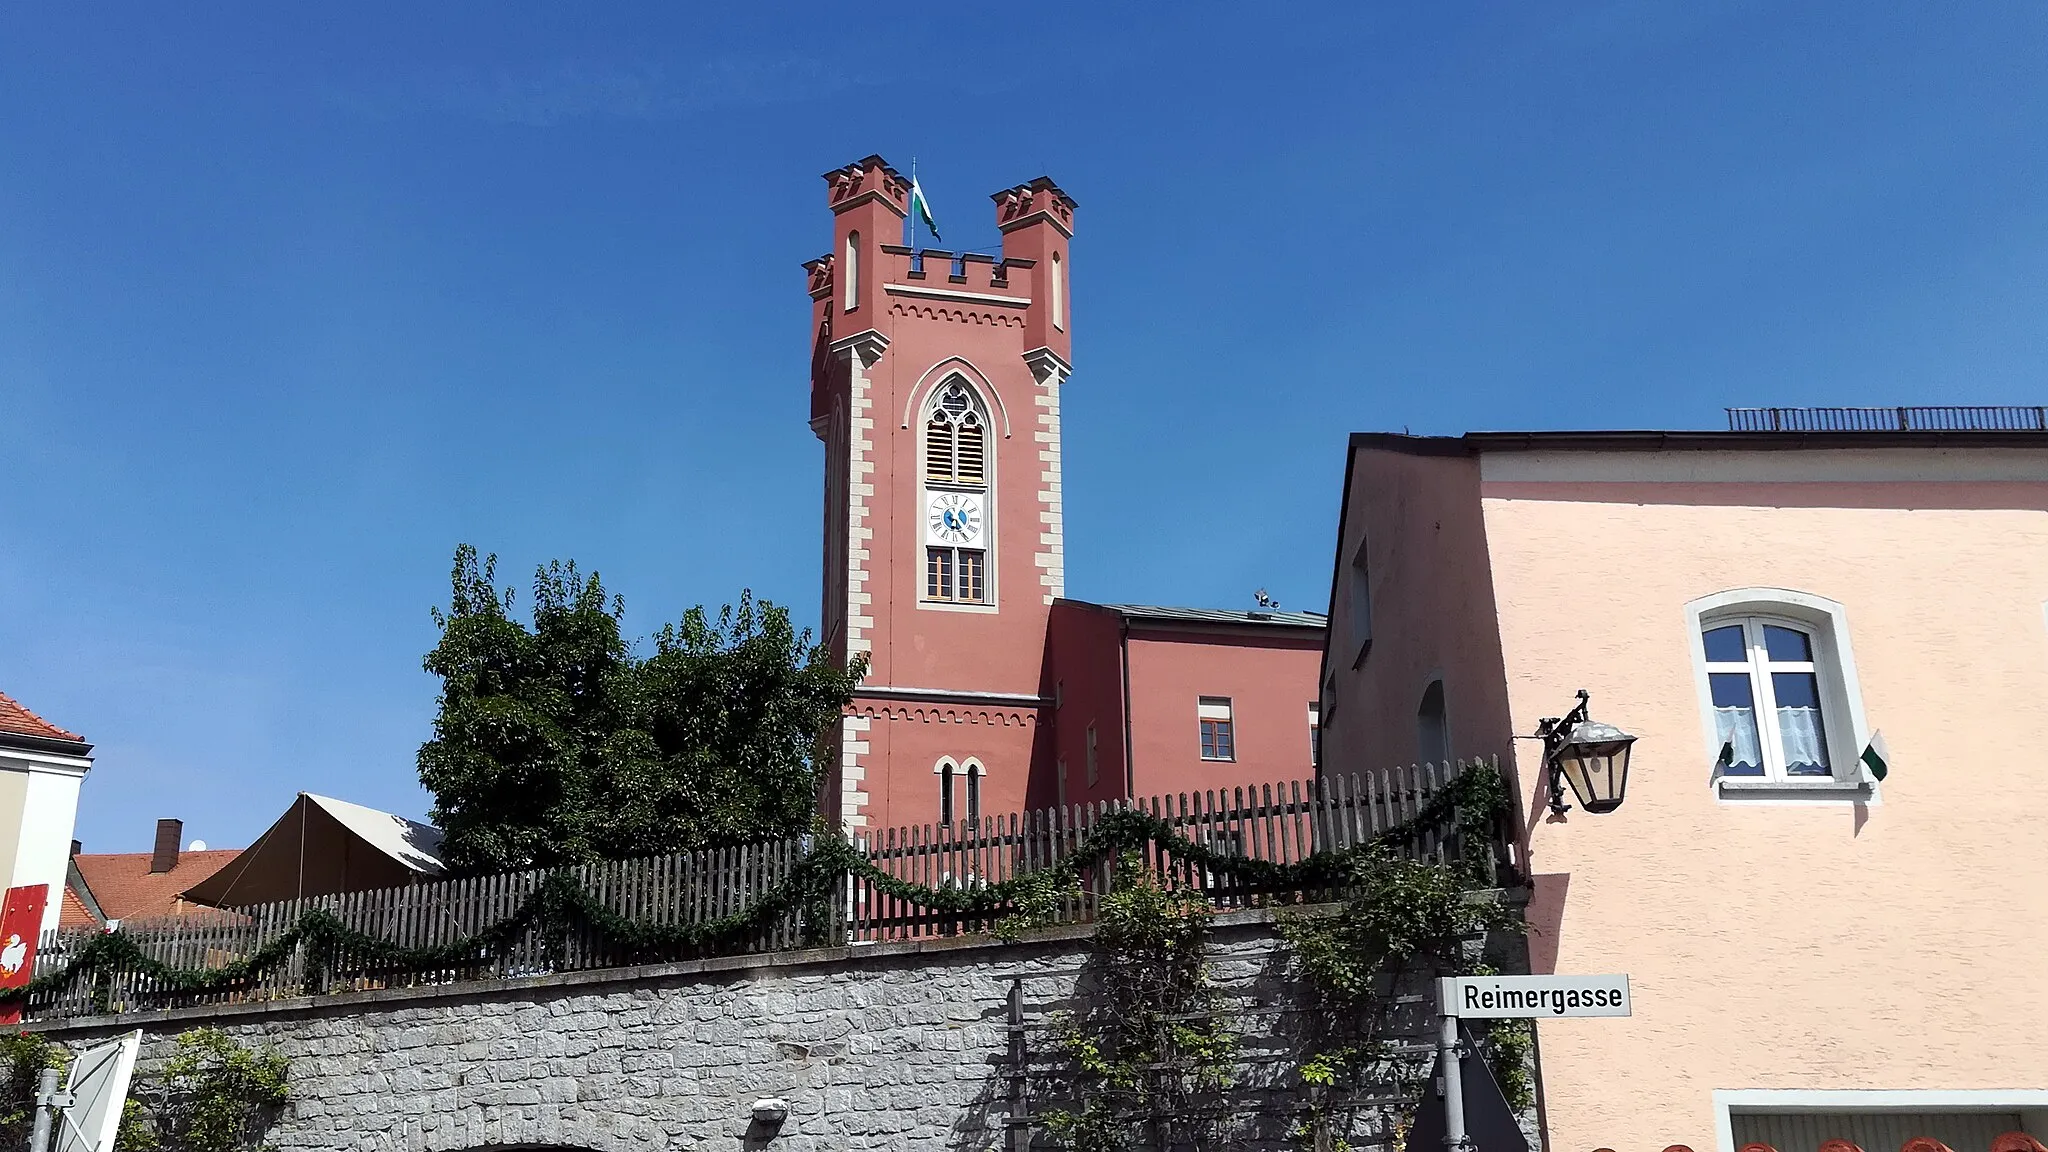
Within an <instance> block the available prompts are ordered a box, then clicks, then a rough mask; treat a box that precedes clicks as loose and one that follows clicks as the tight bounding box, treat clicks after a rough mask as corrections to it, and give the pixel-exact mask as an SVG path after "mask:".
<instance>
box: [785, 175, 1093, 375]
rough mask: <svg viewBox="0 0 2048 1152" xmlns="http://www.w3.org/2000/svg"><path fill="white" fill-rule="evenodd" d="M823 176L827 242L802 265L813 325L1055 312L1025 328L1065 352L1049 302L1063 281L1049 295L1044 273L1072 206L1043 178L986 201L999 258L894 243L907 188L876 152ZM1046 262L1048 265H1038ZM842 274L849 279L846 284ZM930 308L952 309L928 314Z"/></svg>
mask: <svg viewBox="0 0 2048 1152" xmlns="http://www.w3.org/2000/svg"><path fill="white" fill-rule="evenodd" d="M824 178H825V183H826V200H827V203H828V204H829V206H830V207H831V209H832V213H833V216H834V218H835V226H834V229H833V232H834V235H833V241H834V243H833V247H832V249H831V251H828V252H827V253H825V254H824V255H822V256H820V257H818V258H817V259H815V260H809V261H806V262H805V263H804V266H803V267H804V272H805V275H806V277H807V292H808V294H809V295H810V297H811V299H812V300H814V301H817V302H818V304H819V306H820V308H821V310H822V311H821V315H820V316H819V317H818V319H819V321H820V322H821V323H830V324H831V327H832V328H834V329H835V330H837V331H838V333H839V334H840V335H846V334H850V333H851V332H853V331H858V330H860V329H862V328H865V327H869V326H872V325H873V323H874V322H875V321H874V320H873V319H871V318H865V319H864V318H863V317H862V316H861V315H860V313H861V311H862V308H863V307H864V306H866V307H867V308H868V316H869V317H872V316H874V315H875V314H878V313H881V312H884V311H887V312H892V313H893V314H895V315H899V316H926V317H929V316H934V315H938V314H940V313H942V312H943V313H944V314H946V315H948V316H950V315H951V314H952V313H953V312H958V311H960V310H961V309H962V308H967V309H969V310H976V309H978V310H980V311H986V310H988V309H990V308H995V309H1001V310H1005V311H1007V312H1009V313H1010V314H1011V315H1012V316H1018V317H1021V316H1022V315H1023V314H1025V313H1036V312H1039V311H1041V310H1049V311H1051V312H1058V313H1061V315H1059V316H1058V317H1057V318H1049V320H1048V321H1047V322H1044V323H1033V324H1032V325H1031V327H1032V328H1033V329H1034V330H1042V331H1043V332H1044V333H1045V335H1044V336H1043V337H1042V338H1041V339H1040V341H1039V342H1040V343H1041V344H1058V345H1060V347H1059V348H1058V351H1059V353H1060V354H1061V356H1062V357H1064V356H1065V348H1064V344H1065V341H1064V339H1063V335H1064V332H1065V328H1066V320H1065V316H1064V311H1065V304H1064V300H1063V299H1062V300H1059V301H1055V300H1053V299H1051V297H1053V296H1055V295H1059V294H1061V292H1063V290H1064V285H1062V286H1061V291H1060V292H1055V291H1054V290H1053V288H1052V285H1051V282H1050V277H1051V276H1052V275H1054V274H1055V269H1056V267H1057V265H1058V264H1059V263H1060V261H1061V260H1062V257H1061V256H1060V255H1059V254H1058V252H1057V251H1056V249H1059V248H1063V247H1064V246H1065V244H1066V242H1067V241H1069V240H1071V239H1072V237H1073V235H1074V209H1075V203H1074V198H1073V197H1071V196H1069V195H1067V194H1066V193H1065V192H1064V191H1061V189H1060V187H1059V186H1058V185H1057V184H1054V183H1053V182H1052V180H1050V179H1049V178H1047V177H1043V176H1041V177H1039V178H1038V179H1036V180H1033V181H1031V182H1030V183H1027V184H1019V185H1017V186H1016V187H1014V188H1007V189H1004V190H1003V191H1001V192H997V193H995V194H994V195H993V196H992V197H991V198H992V199H993V200H994V201H995V208H996V227H997V228H998V229H999V230H1000V231H1001V232H1002V234H1003V254H1002V255H1001V256H995V255H990V254H987V253H981V252H959V253H956V252H952V251H948V250H944V249H938V248H923V249H912V248H910V247H908V246H905V245H903V244H900V243H895V242H894V241H896V240H898V239H900V238H901V236H902V227H903V226H902V221H903V219H904V218H905V217H906V216H907V215H908V214H909V211H910V182H909V181H908V180H906V179H905V178H904V177H903V176H902V174H901V173H899V172H897V171H896V169H894V168H892V167H890V166H889V163H888V161H886V160H884V159H882V158H881V157H880V156H869V157H866V158H865V159H862V160H857V161H855V162H854V163H852V164H848V165H847V166H845V167H844V168H836V169H834V170H832V171H830V172H827V173H825V177H824ZM1041 233H1043V235H1041ZM1048 261H1050V262H1051V263H1052V264H1053V265H1054V266H1055V267H1045V266H1044V265H1045V264H1046V263H1047V262H1048ZM849 267H851V268H852V269H853V271H851V272H849V270H848V269H849ZM849 276H851V277H853V278H854V280H855V282H854V283H852V284H850V285H849V284H848V283H846V279H847V278H848V277H849ZM835 300H836V301H837V306H836V307H833V306H831V304H830V302H832V301H835ZM912 301H915V302H918V303H917V304H916V306H911V305H910V302H912ZM934 302H941V303H945V304H948V305H951V306H953V307H952V308H951V309H950V311H949V310H947V309H935V308H934V307H933V303H934ZM1020 310H1021V311H1020ZM835 320H836V321H837V322H836V323H834V322H833V321H835Z"/></svg>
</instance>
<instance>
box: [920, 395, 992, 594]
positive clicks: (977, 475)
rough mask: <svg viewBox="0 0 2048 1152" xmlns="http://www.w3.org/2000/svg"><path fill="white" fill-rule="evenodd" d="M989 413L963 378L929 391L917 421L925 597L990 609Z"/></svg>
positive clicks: (979, 397)
mask: <svg viewBox="0 0 2048 1152" xmlns="http://www.w3.org/2000/svg"><path fill="white" fill-rule="evenodd" d="M988 430H989V418H988V407H987V405H986V404H984V403H983V402H982V399H981V396H980V394H979V393H977V392H976V391H975V390H974V386H973V385H971V384H969V383H968V382H967V381H966V380H965V379H964V378H963V377H960V376H957V375H955V376H949V377H947V378H946V380H945V381H943V382H942V383H941V384H940V385H939V386H938V387H937V388H935V389H933V390H932V397H931V400H930V401H929V402H928V403H927V404H926V406H925V417H924V486H925V501H924V503H925V596H924V598H925V599H926V600H928V601H938V602H946V603H955V604H987V603H989V600H990V597H989V586H988V585H989V579H988V574H989V565H988V539H989V532H988V523H987V518H988V513H989V506H990V500H989V459H988V439H989V436H988Z"/></svg>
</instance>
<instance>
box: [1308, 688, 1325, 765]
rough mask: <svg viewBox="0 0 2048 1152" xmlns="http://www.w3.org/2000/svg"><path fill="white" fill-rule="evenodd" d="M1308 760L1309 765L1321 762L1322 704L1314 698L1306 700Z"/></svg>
mask: <svg viewBox="0 0 2048 1152" xmlns="http://www.w3.org/2000/svg"><path fill="white" fill-rule="evenodd" d="M1308 762H1309V766H1310V767H1315V766H1316V765H1319V764H1321V763H1322V762H1323V706H1322V704H1321V703H1320V702H1319V701H1315V700H1311V701H1309V702H1308Z"/></svg>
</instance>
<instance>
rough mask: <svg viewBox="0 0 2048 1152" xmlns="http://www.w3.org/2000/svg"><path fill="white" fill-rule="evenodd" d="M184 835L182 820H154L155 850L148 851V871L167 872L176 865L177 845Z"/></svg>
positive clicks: (154, 872)
mask: <svg viewBox="0 0 2048 1152" xmlns="http://www.w3.org/2000/svg"><path fill="white" fill-rule="evenodd" d="M184 835H185V822H184V821H183V820H159V821H157V822H156V851H154V852H152V853H150V856H149V870H150V873H151V874H152V875H153V874H156V873H160V872H169V871H170V870H171V869H173V868H176V867H177V866H178V845H179V843H181V837H183V836H184Z"/></svg>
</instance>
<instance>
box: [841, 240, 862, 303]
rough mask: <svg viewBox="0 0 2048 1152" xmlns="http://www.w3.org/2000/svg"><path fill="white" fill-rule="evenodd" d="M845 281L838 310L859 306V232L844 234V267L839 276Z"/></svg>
mask: <svg viewBox="0 0 2048 1152" xmlns="http://www.w3.org/2000/svg"><path fill="white" fill-rule="evenodd" d="M840 278H841V279H842V280H844V281H845V282H846V289H845V302H844V303H842V304H841V305H840V306H839V307H840V311H842V312H851V311H853V310H854V309H855V308H858V307H860V233H858V232H848V233H847V234H846V267H845V269H844V270H843V275H842V276H841V277H840Z"/></svg>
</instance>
